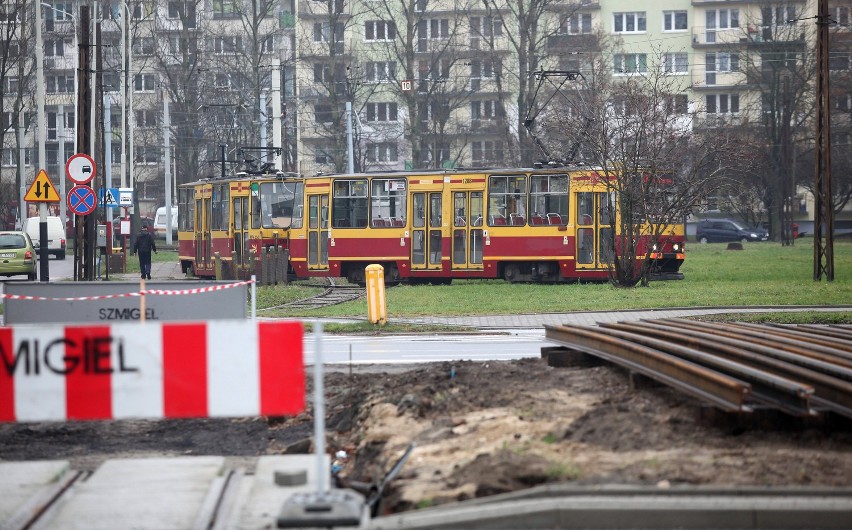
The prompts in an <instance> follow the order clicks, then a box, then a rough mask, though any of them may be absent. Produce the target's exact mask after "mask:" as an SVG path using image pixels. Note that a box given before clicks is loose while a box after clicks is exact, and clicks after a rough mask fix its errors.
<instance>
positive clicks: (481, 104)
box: [470, 99, 500, 125]
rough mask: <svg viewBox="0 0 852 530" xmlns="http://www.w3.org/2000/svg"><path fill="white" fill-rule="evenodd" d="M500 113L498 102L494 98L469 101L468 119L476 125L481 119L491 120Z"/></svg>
mask: <svg viewBox="0 0 852 530" xmlns="http://www.w3.org/2000/svg"><path fill="white" fill-rule="evenodd" d="M499 115H500V104H499V103H498V102H497V101H494V100H490V99H489V100H485V101H471V102H470V121H471V124H472V125H476V124H477V123H478V122H480V121H482V120H493V119H495V118H497V117H498V116H499Z"/></svg>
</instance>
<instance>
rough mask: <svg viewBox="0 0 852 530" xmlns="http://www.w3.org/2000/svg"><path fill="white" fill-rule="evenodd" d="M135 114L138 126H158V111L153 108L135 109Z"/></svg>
mask: <svg viewBox="0 0 852 530" xmlns="http://www.w3.org/2000/svg"><path fill="white" fill-rule="evenodd" d="M134 114H136V127H140V128H153V127H156V126H157V116H158V113H157V112H154V111H153V110H137V111H134Z"/></svg>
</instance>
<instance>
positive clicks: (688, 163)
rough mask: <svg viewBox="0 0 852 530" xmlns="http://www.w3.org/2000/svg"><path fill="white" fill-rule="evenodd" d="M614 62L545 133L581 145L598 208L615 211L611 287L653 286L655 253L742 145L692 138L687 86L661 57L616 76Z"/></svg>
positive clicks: (600, 68) (596, 73)
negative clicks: (600, 193) (601, 187)
mask: <svg viewBox="0 0 852 530" xmlns="http://www.w3.org/2000/svg"><path fill="white" fill-rule="evenodd" d="M609 60H611V59H609ZM609 60H605V59H603V58H600V59H599V60H598V61H596V63H595V64H594V66H593V72H592V75H590V76H584V78H585V83H584V84H582V85H580V86H579V87H577V86H576V85H575V89H574V90H571V91H569V92H568V93H567V94H566V98H565V99H566V104H565V105H564V106H563V109H562V111H561V113H554V114H553V115H552V116H550V117H549V121H548V124H547V125H546V128H548V129H549V130H552V131H553V133H552V134H551V135H550V136H555V134H556V132H557V131H559V130H562V131H564V135H563V136H562V138H563V142H564V143H565V144H568V145H572V144H575V143H579V144H580V145H581V147H580V149H579V152H580V153H581V156H582V157H583V161H584V162H585V163H587V164H588V165H589V166H590V167H591V168H592V169H591V170H592V171H593V174H594V175H595V176H596V178H597V179H599V181H600V182H601V183H603V184H605V185H606V189H607V192H608V193H606V196H605V197H602V198H601V206H600V207H601V208H603V209H604V210H605V211H606V212H617V213H616V215H608V216H603V217H604V218H606V217H608V218H609V219H610V223H611V226H610V227H609V228H605V229H602V230H601V233H600V237H601V241H602V242H601V249H602V251H603V252H604V253H605V258H606V261H607V263H608V266H609V271H610V281H611V283H612V284H613V285H616V286H621V287H632V286H635V285H637V284H641V285H647V284H648V282H649V276H650V273H651V272H652V270H651V266H652V261H651V259H650V255H651V253H652V252H653V249H654V248H656V246H657V245H663V244H664V243H665V242H666V239H667V238H668V237H669V236H670V235H671V233H672V227H673V226H674V225H677V224H682V223H683V222H684V220H685V219H686V217H687V216H688V215H689V214H690V213H691V212H692V210H693V209H694V208H695V207H696V205H697V204H699V202H700V201H701V200H703V199H704V197H705V196H706V195H707V194H708V193H710V192H711V191H712V190H713V189H714V186H715V185H716V182H717V179H718V177H719V175H720V174H721V173H722V172H724V171H725V169H727V168H728V167H729V166H730V162H729V160H728V159H726V158H723V157H728V156H732V155H735V153H734V152H733V150H734V149H735V145H736V144H735V142H733V141H731V138H730V137H729V136H728V135H727V134H725V133H724V132H720V134H716V135H706V136H705V135H696V134H693V133H692V122H693V119H694V118H695V116H694V112H693V111H691V110H690V109H689V108H688V101H687V97H686V88H687V87H686V86H685V85H684V82H683V81H681V79H682V77H680V76H670V75H668V73H667V72H666V67H665V62H664V61H663V60H662V55H661V54H660V56H658V58H657V60H656V61H654V62H653V64H650V63H649V64H640V63H636V64H630V65H629V67H628V68H627V69H626V70H621V71H619V72H618V75H613V73H612V72H613V67H612V64H611V63H609ZM613 234H616V235H615V236H613Z"/></svg>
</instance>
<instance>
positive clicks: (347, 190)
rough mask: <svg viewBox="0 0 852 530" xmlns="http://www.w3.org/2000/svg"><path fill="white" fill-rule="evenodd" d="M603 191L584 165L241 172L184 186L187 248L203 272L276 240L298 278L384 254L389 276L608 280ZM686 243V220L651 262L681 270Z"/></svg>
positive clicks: (182, 240)
mask: <svg viewBox="0 0 852 530" xmlns="http://www.w3.org/2000/svg"><path fill="white" fill-rule="evenodd" d="M607 193H608V192H607V186H606V183H605V182H603V181H602V180H601V177H600V176H599V175H598V173H596V172H595V171H594V170H593V169H576V168H571V169H567V168H565V169H551V168H548V169H453V170H423V171H407V172H387V173H359V174H335V175H321V176H315V177H300V176H298V175H293V174H281V173H277V174H276V173H266V174H253V175H252V174H245V173H240V174H237V175H235V176H233V177H226V178H212V179H205V180H202V181H198V182H195V183H190V184H185V185H182V186H181V187H180V189H179V191H178V200H179V223H178V224H179V231H178V241H179V254H180V260H181V264H182V268H183V270H184V271H191V272H193V273H194V274H195V275H196V276H200V277H214V276H215V268H214V256H215V255H216V254H218V255H219V256H220V259H222V260H243V261H245V260H246V259H247V258H248V256H249V255H250V251H251V250H252V249H253V250H254V251H255V252H260V251H262V250H263V249H265V248H268V247H270V246H280V247H282V248H285V249H287V250H288V251H289V257H290V270H289V273H290V274H291V275H292V276H294V277H296V278H307V277H311V276H333V277H345V278H347V279H348V280H349V281H351V282H357V283H363V281H364V268H365V267H366V266H367V265H369V264H372V263H378V264H381V265H382V266H383V267H384V269H385V278H386V281H389V282H396V281H409V282H412V283H416V282H432V283H449V282H451V281H452V279H453V278H503V279H506V280H508V281H512V282H517V281H525V282H529V281H543V282H555V281H567V280H583V279H587V280H605V279H606V278H607V262H606V248H607V245H606V242H607V240H608V238H612V237H614V234H613V231H614V227H617V226H618V224H617V223H616V222H615V221H616V219H615V217H614V212H610V211H609V210H608V208H607V204H608V201H607V196H606V194H607ZM616 215H617V213H616ZM617 236H618V234H615V237H617ZM683 244H684V231H683V226H682V225H673V226H670V227H668V228H667V229H666V231H665V233H664V234H663V236H662V237H661V238H659V240H658V242H657V248H656V249H654V252H652V253H651V254H650V256H651V259H654V260H655V264H654V270H655V272H657V273H661V274H662V276H663V277H669V278H672V277H679V276H680V274H679V272H678V271H679V268H680V266H681V264H682V262H683V259H684V248H683ZM646 251H647V246H646V245H644V244H640V247H639V252H640V256H641V257H644V256H645V254H646Z"/></svg>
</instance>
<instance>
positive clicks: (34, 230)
mask: <svg viewBox="0 0 852 530" xmlns="http://www.w3.org/2000/svg"><path fill="white" fill-rule="evenodd" d="M45 222H46V223H47V248H46V249H41V251H46V252H47V253H48V254H53V255H54V256H56V258H57V259H65V244H66V243H65V237H66V234H65V228H63V226H62V220H61V219H60V218H59V217H54V216H48V217H46V218H45ZM24 230H26V232H27V234H28V235H29V236H30V239H31V240H32V241H34V242H35V241H39V237H40V230H41V217H29V218H27V222H26V225H25V226H24Z"/></svg>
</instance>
